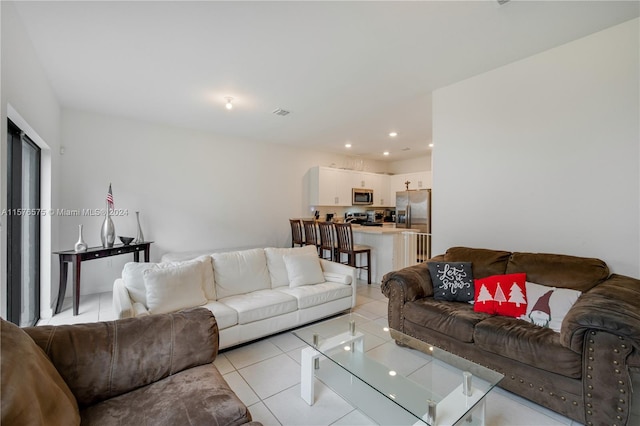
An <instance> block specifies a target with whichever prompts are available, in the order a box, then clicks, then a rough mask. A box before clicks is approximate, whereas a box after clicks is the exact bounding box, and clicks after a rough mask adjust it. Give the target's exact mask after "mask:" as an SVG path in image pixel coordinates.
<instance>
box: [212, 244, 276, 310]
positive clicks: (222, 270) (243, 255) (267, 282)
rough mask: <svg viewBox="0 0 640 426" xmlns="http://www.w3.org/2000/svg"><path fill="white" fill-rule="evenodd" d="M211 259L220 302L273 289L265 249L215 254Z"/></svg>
mask: <svg viewBox="0 0 640 426" xmlns="http://www.w3.org/2000/svg"><path fill="white" fill-rule="evenodd" d="M211 257H212V258H213V273H214V276H215V283H216V294H217V296H218V300H219V299H224V298H226V297H230V296H235V295H238V294H244V293H250V292H252V291H257V290H265V289H269V288H271V279H270V278H269V270H268V269H267V258H266V256H265V254H264V249H252V250H243V251H234V252H229V253H214V254H212V255H211Z"/></svg>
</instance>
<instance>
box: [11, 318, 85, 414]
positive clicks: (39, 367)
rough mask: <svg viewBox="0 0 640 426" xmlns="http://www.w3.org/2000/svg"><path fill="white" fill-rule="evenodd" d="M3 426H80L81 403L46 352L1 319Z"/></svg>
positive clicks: (19, 330) (23, 333)
mask: <svg viewBox="0 0 640 426" xmlns="http://www.w3.org/2000/svg"><path fill="white" fill-rule="evenodd" d="M0 322H1V323H2V325H1V330H2V331H1V333H0V339H2V349H1V354H0V363H1V367H0V370H1V371H2V379H1V380H2V381H1V383H2V386H1V387H2V389H1V393H2V405H1V407H0V412H1V413H2V417H1V420H0V423H1V424H3V425H79V424H80V414H79V412H78V404H77V403H76V399H75V398H74V397H73V394H72V393H71V390H69V387H68V386H67V384H66V383H65V382H64V380H62V377H60V374H58V372H57V371H56V369H55V367H54V366H53V364H52V363H51V361H50V360H49V358H47V356H46V355H45V354H44V352H43V351H42V349H40V348H39V347H38V345H36V344H35V342H34V341H33V340H32V339H31V338H29V336H28V335H27V334H26V333H25V332H24V331H23V330H21V329H20V328H19V327H18V326H16V325H14V324H11V323H10V322H7V321H5V320H3V319H0Z"/></svg>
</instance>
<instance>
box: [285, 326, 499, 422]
mask: <svg viewBox="0 0 640 426" xmlns="http://www.w3.org/2000/svg"><path fill="white" fill-rule="evenodd" d="M293 334H294V335H295V336H297V337H298V338H300V339H301V340H303V341H304V342H305V343H306V344H307V345H308V346H307V347H305V348H304V349H302V354H301V355H302V356H301V374H300V376H301V386H300V387H301V397H302V398H303V399H304V400H305V401H306V402H307V403H308V404H309V405H313V404H314V402H315V398H314V377H315V378H318V379H319V380H320V381H321V382H323V383H324V384H325V385H327V386H328V387H329V388H331V389H333V390H334V391H335V392H337V393H338V394H339V395H341V396H342V397H343V398H344V399H346V400H347V401H348V402H350V403H351V404H352V405H354V406H355V407H356V408H358V409H359V410H360V411H361V412H362V413H363V414H365V415H366V416H368V417H369V418H370V419H371V420H372V421H373V422H375V423H376V424H381V425H386V424H388V425H414V424H415V425H425V424H427V425H430V426H441V425H457V424H460V425H484V417H485V416H484V411H485V410H484V408H485V397H486V396H487V394H488V393H489V392H490V391H491V390H492V389H493V388H494V386H495V385H496V384H497V383H498V382H499V381H500V380H502V378H503V375H502V374H500V373H498V372H496V371H493V370H490V369H488V368H485V367H482V366H480V365H478V364H475V363H473V362H471V361H469V360H466V359H463V358H460V357H458V356H456V355H453V354H451V353H448V352H446V351H444V350H441V349H438V348H436V347H432V346H429V345H426V344H425V343H424V342H420V341H417V340H416V339H413V338H412V337H410V336H406V335H401V338H400V339H399V340H400V341H402V342H403V343H405V344H412V345H418V346H419V347H420V349H421V351H417V350H414V349H410V348H404V347H399V346H397V345H396V344H395V342H394V339H392V338H391V336H390V335H389V329H388V328H387V327H385V326H384V325H381V324H380V323H378V322H375V321H371V320H369V319H367V318H365V317H363V316H361V315H358V314H347V315H343V316H340V317H336V318H332V319H329V320H326V321H323V322H319V323H316V324H313V325H310V326H307V327H304V328H300V329H298V330H295V331H294V332H293ZM420 345H422V346H420Z"/></svg>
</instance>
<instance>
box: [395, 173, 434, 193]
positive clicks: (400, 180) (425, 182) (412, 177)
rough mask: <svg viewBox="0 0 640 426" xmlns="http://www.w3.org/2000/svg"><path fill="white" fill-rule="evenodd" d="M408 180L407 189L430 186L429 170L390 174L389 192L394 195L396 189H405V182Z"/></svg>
mask: <svg viewBox="0 0 640 426" xmlns="http://www.w3.org/2000/svg"><path fill="white" fill-rule="evenodd" d="M406 181H409V182H410V183H409V189H427V188H431V172H430V171H426V172H414V173H400V174H397V175H393V176H391V180H390V184H391V193H392V194H393V196H394V197H395V193H396V192H397V191H405V190H406V189H407V187H406V186H405V182H406Z"/></svg>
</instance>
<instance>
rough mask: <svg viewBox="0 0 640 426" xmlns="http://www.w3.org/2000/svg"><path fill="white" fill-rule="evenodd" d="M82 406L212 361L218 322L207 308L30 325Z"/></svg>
mask: <svg viewBox="0 0 640 426" xmlns="http://www.w3.org/2000/svg"><path fill="white" fill-rule="evenodd" d="M24 330H25V331H26V332H27V334H29V335H30V336H31V338H32V339H33V340H34V341H35V342H36V343H37V344H38V345H39V346H40V347H41V348H42V349H43V350H44V351H45V353H46V354H47V356H48V357H49V358H50V359H51V361H52V362H53V364H54V365H55V367H56V369H57V370H58V372H59V373H60V375H61V376H62V378H63V379H64V381H65V382H66V383H67V385H68V386H69V388H70V389H71V392H73V394H74V396H75V397H76V399H77V401H78V404H79V405H80V407H81V408H83V407H87V406H90V405H92V404H95V403H97V402H100V401H103V400H106V399H109V398H112V397H114V396H117V395H120V394H123V393H126V392H129V391H132V390H134V389H137V388H139V387H142V386H146V385H148V384H151V383H154V382H157V381H158V380H161V379H163V378H165V377H167V376H170V375H172V374H175V373H178V372H180V371H182V370H186V369H188V368H191V367H196V366H198V365H203V364H209V363H211V362H213V360H214V359H215V357H216V354H217V353H218V343H219V342H218V325H217V323H216V319H215V317H214V316H213V314H212V313H211V311H209V310H208V309H205V308H194V309H189V310H185V311H181V312H174V313H171V314H162V315H150V316H144V317H140V318H127V319H121V320H116V321H109V322H98V323H89V324H76V325H60V326H42V327H28V328H25V329H24Z"/></svg>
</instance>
